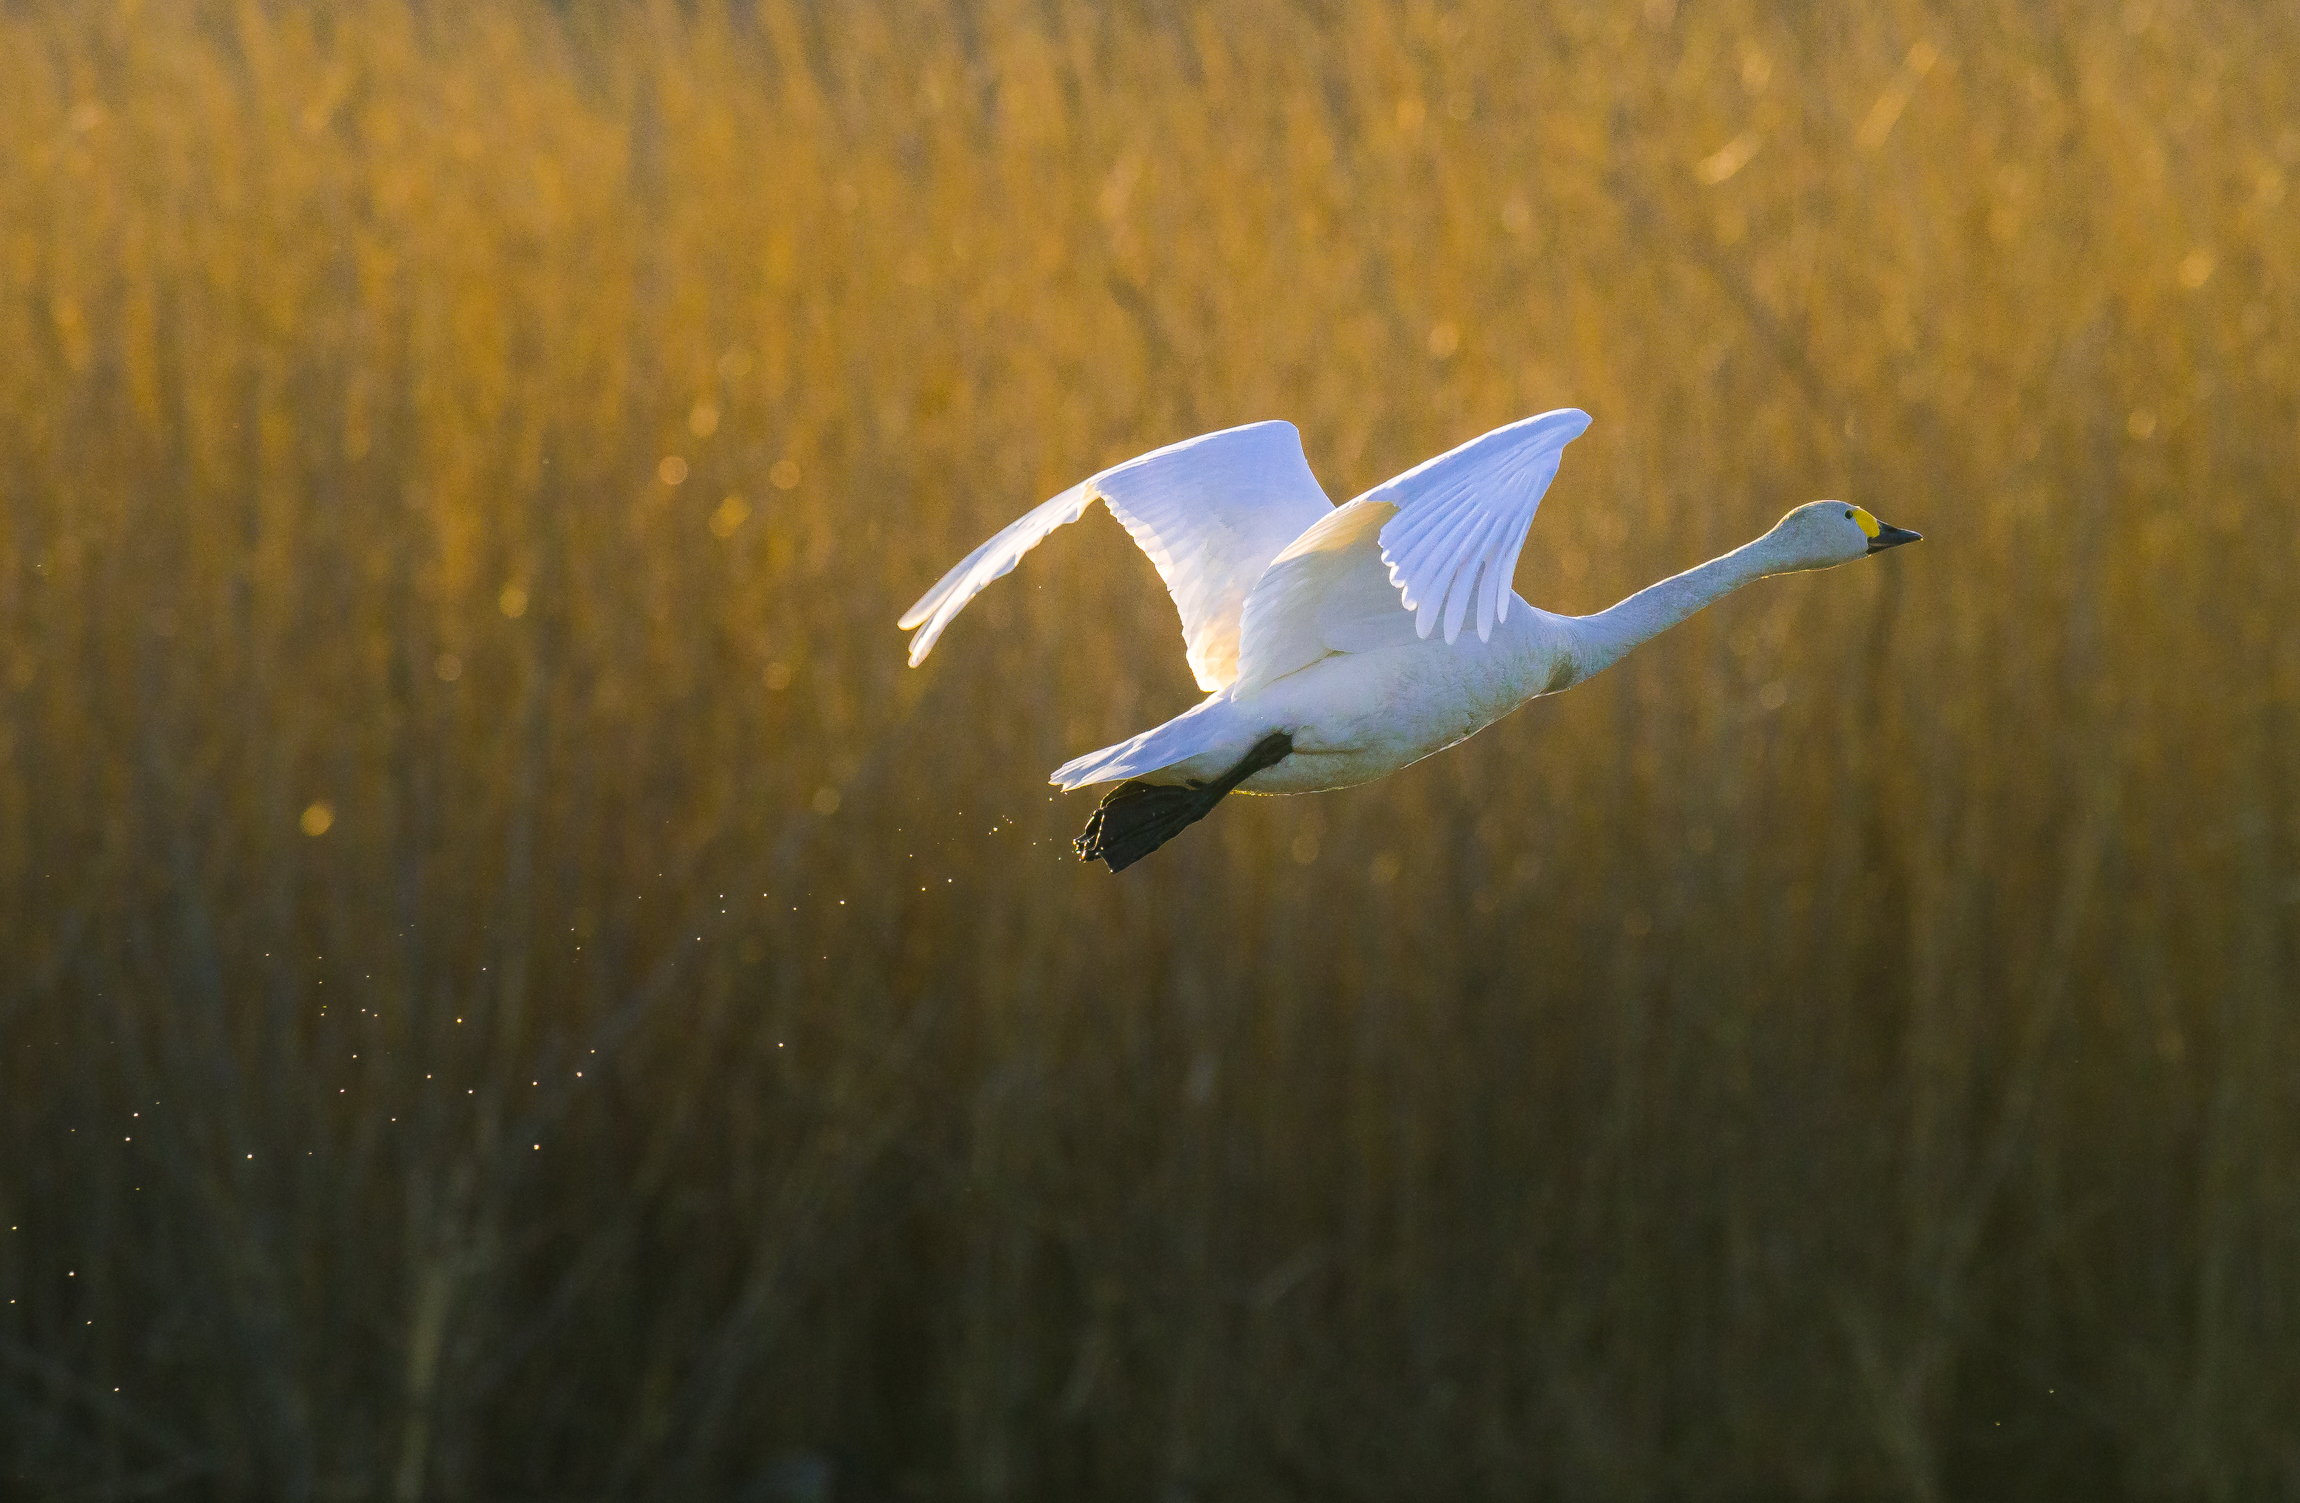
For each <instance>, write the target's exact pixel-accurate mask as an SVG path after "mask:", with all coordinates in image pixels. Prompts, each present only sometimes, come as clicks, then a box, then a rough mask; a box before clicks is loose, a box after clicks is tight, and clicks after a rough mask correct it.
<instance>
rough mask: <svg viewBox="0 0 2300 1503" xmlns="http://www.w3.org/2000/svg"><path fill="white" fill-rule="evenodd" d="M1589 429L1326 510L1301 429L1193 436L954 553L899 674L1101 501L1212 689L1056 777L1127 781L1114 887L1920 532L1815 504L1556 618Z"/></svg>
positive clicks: (1492, 438) (1537, 439)
mask: <svg viewBox="0 0 2300 1503" xmlns="http://www.w3.org/2000/svg"><path fill="white" fill-rule="evenodd" d="M1588 426H1589V415H1588V414H1587V413H1585V412H1581V411H1579V410H1577V409H1575V408H1571V407H1564V408H1559V409H1558V410H1557V411H1555V412H1545V413H1542V414H1541V415H1540V416H1538V417H1530V418H1526V419H1524V420H1522V421H1520V422H1515V423H1511V424H1509V425H1508V426H1507V427H1503V428H1496V429H1494V430H1493V431H1492V432H1491V433H1488V434H1485V435H1484V436H1482V437H1479V438H1473V439H1471V440H1470V441H1469V442H1468V443H1466V444H1463V445H1462V446H1461V447H1460V448H1458V449H1454V450H1452V451H1450V452H1448V453H1445V454H1440V455H1439V456H1438V457H1437V458H1435V459H1431V460H1426V461H1424V462H1423V463H1421V464H1418V465H1416V466H1414V467H1413V468H1412V469H1410V470H1408V471H1406V472H1405V473H1404V474H1403V475H1400V476H1398V477H1397V478H1396V479H1394V480H1389V481H1385V482H1384V483H1382V484H1380V485H1377V486H1375V487H1374V488H1373V489H1372V490H1370V491H1367V492H1366V493H1365V494H1364V495H1362V496H1360V497H1358V498H1357V499H1356V500H1354V501H1352V502H1350V503H1349V504H1348V505H1347V506H1339V507H1337V506H1335V505H1334V504H1333V503H1331V502H1330V501H1328V500H1327V499H1326V495H1325V492H1324V491H1322V490H1320V489H1319V488H1318V482H1317V479H1316V477H1315V476H1313V475H1311V473H1310V465H1309V461H1308V460H1307V459H1306V458H1304V457H1303V454H1302V439H1301V435H1300V434H1299V433H1297V432H1296V431H1295V429H1294V425H1293V424H1291V423H1283V422H1268V423H1249V424H1247V425H1246V426H1245V427H1243V428H1227V429H1224V430H1223V431H1221V432H1219V433H1208V434H1204V435H1202V436H1200V437H1198V438H1192V439H1185V440H1183V441H1182V442H1181V443H1178V444H1171V445H1169V446H1167V447H1166V448H1163V449H1159V450H1157V451H1155V452H1153V453H1149V454H1145V455H1143V456H1141V457H1140V458H1139V459H1130V460H1128V461H1126V462H1125V463H1124V464H1121V465H1116V466H1113V467H1112V468H1110V469H1107V470H1104V471H1103V472H1102V473H1101V474H1099V475H1096V476H1094V477H1093V478H1091V479H1089V480H1086V481H1083V482H1081V483H1080V484H1078V485H1074V486H1072V487H1071V488H1070V489H1069V490H1066V491H1064V492H1063V493H1062V494H1061V495H1059V496H1056V497H1055V498H1054V499H1053V500H1051V501H1048V502H1047V503H1046V504H1044V505H1043V506H1040V507H1038V508H1036V509H1035V510H1033V511H1031V512H1029V513H1028V514H1027V515H1025V516H1023V517H1022V518H1021V519H1020V520H1018V521H1016V522H1015V523H1013V524H1012V525H1011V526H1009V527H1007V528H1006V530H1005V531H1003V532H1001V533H999V534H998V535H997V536H996V537H994V538H992V539H991V540H990V541H989V542H987V543H984V544H983V545H982V546H981V547H980V548H977V549H975V550H974V552H972V553H970V554H968V555H967V556H966V557H965V558H964V559H962V560H960V561H959V563H958V565H957V567H955V568H953V569H952V570H951V571H950V572H949V573H948V574H945V575H944V576H943V577H942V579H941V580H940V581H939V582H938V583H937V584H936V585H935V587H934V588H933V589H931V590H928V591H927V592H926V594H924V595H923V596H921V597H920V598H919V602H918V604H916V605H914V606H912V607H911V608H910V609H909V610H907V611H905V612H904V613H903V615H902V620H901V622H900V623H899V624H900V625H901V626H902V627H904V628H906V629H909V628H915V629H916V635H915V636H913V637H912V639H911V644H910V662H911V666H912V667H914V668H915V667H917V666H918V665H919V664H920V663H922V662H924V661H925V660H926V655H927V654H928V653H929V652H931V651H933V650H934V644H935V641H936V639H938V638H939V637H941V635H942V633H943V629H944V628H945V627H947V626H949V625H950V623H951V619H952V618H953V617H955V616H956V615H957V614H958V613H959V611H960V610H962V609H964V608H965V605H966V603H967V602H968V601H969V600H972V599H973V598H974V597H975V596H976V595H978V594H980V593H981V592H982V590H983V588H984V587H985V586H987V585H988V584H989V583H990V582H991V581H992V580H994V579H996V578H998V577H999V576H1000V575H1002V574H1005V573H1007V572H1008V571H1009V570H1011V569H1012V568H1013V567H1014V566H1015V564H1016V563H1018V562H1020V561H1021V558H1022V555H1024V554H1025V553H1028V552H1029V551H1030V550H1031V549H1032V548H1034V547H1036V546H1037V545H1038V543H1039V540H1040V539H1042V538H1044V537H1045V536H1046V535H1047V534H1048V533H1050V532H1052V531H1053V530H1054V529H1055V528H1057V527H1060V526H1061V525H1063V524H1064V523H1065V522H1075V521H1077V520H1078V519H1079V518H1080V517H1081V516H1083V515H1085V513H1086V508H1087V507H1089V506H1091V505H1092V504H1093V503H1094V502H1096V501H1101V502H1103V503H1104V504H1106V505H1107V506H1109V508H1110V510H1111V512H1112V513H1113V514H1114V515H1115V516H1116V517H1117V518H1118V520H1119V521H1121V522H1123V523H1125V524H1126V530H1127V531H1128V532H1130V533H1132V534H1133V535H1134V541H1135V542H1136V543H1137V544H1139V545H1140V546H1141V548H1142V551H1143V552H1144V553H1147V554H1149V555H1150V561H1151V562H1152V563H1154V564H1156V565H1157V566H1158V575H1159V577H1160V578H1161V579H1163V580H1165V582H1166V589H1167V592H1168V593H1169V594H1171V595H1172V596H1173V597H1174V606H1175V609H1176V610H1178V611H1180V612H1181V615H1182V640H1183V642H1184V644H1185V646H1186V647H1187V649H1188V652H1189V660H1190V671H1191V672H1192V673H1194V674H1196V675H1197V678H1198V687H1199V688H1201V689H1204V690H1206V691H1207V694H1206V697H1205V698H1204V699H1203V700H1201V701H1199V703H1198V704H1197V705H1196V706H1195V707H1194V708H1192V709H1190V710H1187V711H1185V712H1184V713H1182V714H1180V715H1177V716H1175V717H1174V718H1173V719H1172V720H1169V721H1167V722H1166V723H1165V724H1164V725H1161V726H1157V727H1155V728H1153V729H1151V730H1147V731H1144V732H1143V733H1142V734H1140V735H1139V736H1135V737H1133V738H1132V739H1130V740H1126V741H1121V742H1119V743H1118V744H1117V745H1116V746H1106V747H1104V748H1103V749H1102V750H1100V751H1096V752H1089V753H1087V754H1086V755H1085V756H1083V757H1079V758H1077V759H1075V760H1073V761H1070V762H1065V763H1064V764H1063V765H1062V766H1060V767H1058V768H1056V769H1055V770H1054V776H1053V778H1052V779H1051V781H1053V782H1055V783H1058V784H1060V785H1061V786H1062V787H1063V788H1065V789H1070V788H1078V787H1083V786H1085V785H1086V784H1089V783H1117V784H1118V787H1117V788H1115V789H1114V790H1112V791H1111V792H1110V793H1109V794H1108V795H1107V796H1106V797H1104V799H1103V800H1102V803H1101V805H1100V807H1098V808H1097V809H1096V810H1095V811H1094V815H1093V817H1092V818H1091V819H1090V820H1088V822H1087V825H1086V832H1085V833H1084V834H1082V835H1080V836H1079V837H1078V839H1077V841H1076V842H1075V844H1076V845H1077V847H1078V854H1079V856H1080V857H1081V858H1083V859H1085V860H1087V861H1102V862H1106V863H1107V864H1108V865H1109V867H1110V869H1111V870H1112V871H1114V872H1115V871H1121V870H1123V869H1125V868H1126V867H1128V866H1131V865H1133V864H1134V863H1135V862H1137V861H1139V860H1141V859H1142V858H1143V857H1144V856H1147V855H1149V854H1150V853H1151V852H1152V851H1154V850H1156V849H1157V848H1158V847H1159V846H1161V845H1164V844H1165V843H1166V842H1167V841H1169V840H1171V839H1173V838H1174V837H1175V836H1176V835H1178V834H1180V833H1181V832H1182V831H1183V830H1184V829H1185V828H1187V827H1188V826H1190V825H1191V824H1194V823H1195V822H1197V821H1198V820H1200V819H1202V818H1204V817H1205V815H1206V813H1207V811H1209V810H1211V809H1212V808H1213V807H1214V805H1215V804H1216V803H1218V802H1220V801H1221V799H1222V797H1223V796H1224V795H1225V794H1228V793H1230V792H1231V791H1233V790H1236V789H1243V790H1244V791H1246V792H1248V793H1313V792H1316V791H1318V790H1320V789H1326V788H1346V787H1349V786H1350V785H1351V784H1353V783H1366V782H1371V781H1372V780H1374V779H1375V778H1378V777H1383V776H1385V775H1387V774H1389V773H1393V772H1395V771H1397V770H1398V769H1399V768H1401V767H1403V766H1405V765H1406V764H1407V763H1409V762H1415V761H1419V760H1420V759H1421V758H1423V757H1426V756H1428V755H1429V754H1430V753H1432V752H1435V751H1442V750H1444V749H1445V748H1446V747H1449V746H1451V745H1453V744H1454V743H1455V742H1457V741H1461V740H1463V739H1465V738H1467V737H1469V736H1472V735H1474V734H1476V733H1477V732H1478V731H1481V730H1483V729H1484V728H1485V727H1487V726H1489V725H1491V724H1493V723H1494V722H1495V721H1497V720H1499V719H1501V718H1502V717H1503V716H1504V715H1507V714H1508V713H1509V712H1510V711H1512V710H1514V709H1516V708H1517V707H1518V706H1519V705H1522V704H1524V703H1525V702H1526V701H1527V700H1529V699H1533V698H1535V697H1536V696H1538V695H1543V694H1555V693H1556V692H1558V691H1559V690H1560V689H1566V688H1570V687H1572V686H1573V685H1575V684H1578V683H1580V682H1581V681H1582V680H1584V679H1586V678H1589V677H1590V676H1592V675H1593V674H1596V673H1600V672H1602V671H1604V670H1605V669H1606V668H1609V667H1611V666H1612V665H1613V664H1615V663H1617V662H1619V661H1621V659H1622V658H1623V657H1624V656H1625V655H1627V654H1628V652H1629V650H1630V649H1631V648H1633V647H1635V646H1637V644H1638V643H1640V642H1643V641H1646V640H1647V639H1649V638H1651V637H1655V636H1658V635H1659V634H1660V633H1662V632H1664V631H1667V630H1668V629H1669V628H1670V627H1672V626H1675V625H1676V624H1677V623H1678V622H1680V621H1683V620H1684V619H1685V618H1686V617H1688V616H1690V615H1692V614H1693V613H1694V612H1695V611H1698V610H1700V609H1701V608H1702V607H1703V606H1705V605H1708V604H1709V603H1710V602H1711V601H1713V600H1717V599H1719V598H1721V597H1723V596H1725V595H1727V594H1729V593H1731V592H1732V591H1734V590H1737V589H1739V588H1741V587H1742V586H1743V585H1745V584H1748V583H1749V582H1751V581H1752V580H1757V579H1762V578H1764V577H1765V576H1767V575H1769V574H1789V573H1794V572H1796V571H1798V570H1801V569H1826V568H1830V567H1832V566H1834V565H1836V564H1843V563H1850V562H1851V561H1853V560H1854V559H1857V558H1861V557H1863V556H1865V555H1867V554H1871V553H1881V552H1883V551H1884V550H1885V549H1887V548H1896V547H1898V546H1900V545H1901V544H1903V543H1913V542H1915V541H1916V540H1917V538H1918V536H1919V534H1917V533H1914V532H1909V531H1906V530H1904V529H1902V528H1899V527H1888V526H1886V525H1885V524H1884V523H1882V522H1879V521H1878V520H1877V519H1876V518H1875V517H1872V516H1870V515H1869V513H1868V512H1866V511H1864V510H1862V509H1861V508H1860V507H1858V506H1848V505H1846V504H1845V503H1843V502H1841V501H1815V502H1813V503H1811V504H1810V505H1806V506H1800V507H1798V508H1797V509H1796V510H1795V511H1792V512H1790V513H1789V514H1788V515H1787V516H1785V517H1783V518H1782V519H1781V520H1780V521H1779V522H1778V523H1776V524H1775V525H1774V527H1773V529H1772V531H1770V532H1768V533H1766V534H1765V535H1764V536H1763V537H1761V538H1758V539H1757V540H1756V541H1754V542H1751V543H1747V544H1744V545H1743V546H1741V547H1739V548H1736V549H1734V550H1733V551H1732V552H1731V553H1728V554H1725V555H1724V556H1722V557H1720V558H1713V559H1711V560H1710V561H1709V562H1707V563H1705V564H1702V565H1700V566H1699V567H1697V568H1692V569H1688V570H1686V571H1685V572H1684V573H1682V574H1679V575H1675V576H1673V577H1671V578H1669V579H1664V580H1662V581H1661V582H1660V583H1659V584H1656V585H1651V586H1648V587H1647V588H1645V589H1642V590H1639V591H1638V592H1637V593H1636V594H1634V595H1632V596H1630V597H1629V598H1628V599H1627V600H1624V601H1622V602H1621V603H1620V604H1619V605H1616V606H1614V607H1612V608H1611V609H1610V610H1603V611H1599V612H1598V613H1597V614H1595V615H1593V616H1557V615H1552V614H1550V613H1549V612H1548V611H1544V610H1538V609H1536V608H1535V607H1533V606H1531V605H1528V604H1527V603H1526V602H1525V601H1524V600H1523V599H1521V598H1519V596H1518V595H1517V594H1516V592H1515V591H1513V590H1512V589H1511V588H1510V583H1509V582H1510V578H1511V573H1512V571H1513V570H1514V569H1515V567H1516V564H1517V554H1518V549H1519V548H1520V547H1522V546H1523V545H1524V543H1525V534H1526V529H1527V528H1528V527H1530V526H1531V525H1532V524H1533V513H1534V509H1535V508H1536V507H1538V506H1539V505H1540V504H1541V497H1542V493H1543V492H1544V491H1546V490H1548V489H1549V482H1550V481H1551V479H1552V478H1554V477H1555V476H1556V474H1557V466H1558V461H1559V460H1560V458H1561V457H1562V456H1563V454H1564V452H1565V446H1566V445H1567V444H1568V443H1570V442H1572V441H1573V440H1574V439H1575V438H1578V437H1579V436H1580V435H1581V433H1582V431H1583V430H1584V429H1586V428H1587V427H1588ZM1464 627H1474V628H1475V632H1474V633H1473V634H1472V635H1469V636H1464V635H1463V628H1464Z"/></svg>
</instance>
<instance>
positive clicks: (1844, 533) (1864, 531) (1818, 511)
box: [1765, 501, 1923, 574]
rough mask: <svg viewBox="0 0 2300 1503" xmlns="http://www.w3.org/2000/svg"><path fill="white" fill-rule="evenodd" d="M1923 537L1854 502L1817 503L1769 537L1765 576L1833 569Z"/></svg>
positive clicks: (1792, 515)
mask: <svg viewBox="0 0 2300 1503" xmlns="http://www.w3.org/2000/svg"><path fill="white" fill-rule="evenodd" d="M1922 536H1923V534H1922V533H1915V532H1910V531H1908V530H1906V529H1905V528H1900V527H1893V526H1888V525H1887V524H1885V523H1883V522H1880V521H1878V520H1877V519H1876V518H1875V517H1872V516H1870V515H1869V514H1868V513H1867V512H1866V511H1864V510H1862V509H1861V508H1860V507H1858V506H1854V505H1852V504H1851V503H1850V502H1845V501H1814V502H1811V503H1808V504H1807V505H1804V506H1800V507H1798V508H1797V509H1796V510H1795V511H1793V512H1791V513H1789V515H1787V516H1785V517H1783V518H1782V519H1781V520H1780V521H1779V522H1778V523H1776V524H1775V525H1774V527H1773V530H1772V531H1771V532H1769V533H1767V534H1765V547H1766V550H1767V551H1768V552H1769V553H1771V554H1772V559H1771V560H1770V561H1769V564H1768V567H1767V569H1766V571H1765V572H1766V573H1768V574H1789V573H1793V572H1795V571H1796V570H1799V569H1828V568H1833V567H1834V566H1836V565H1838V564H1849V563H1851V562H1852V561H1853V560H1854V559H1856V558H1866V557H1867V556H1868V555H1870V554H1872V553H1882V552H1884V551H1885V550H1886V549H1887V548H1898V547H1900V546H1901V544H1903V543H1913V542H1915V541H1917V539H1918V538H1920V537H1922Z"/></svg>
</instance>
